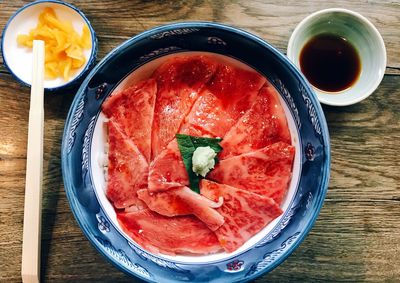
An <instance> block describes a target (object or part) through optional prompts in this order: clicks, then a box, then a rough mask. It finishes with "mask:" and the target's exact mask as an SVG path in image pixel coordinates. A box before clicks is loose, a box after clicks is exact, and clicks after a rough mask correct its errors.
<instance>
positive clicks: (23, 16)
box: [1, 0, 97, 91]
mask: <svg viewBox="0 0 400 283" xmlns="http://www.w3.org/2000/svg"><path fill="white" fill-rule="evenodd" d="M46 7H50V8H52V9H54V11H55V13H56V15H57V17H58V18H59V19H60V20H62V21H70V22H71V23H72V25H73V26H74V28H75V30H76V31H78V32H79V33H80V32H81V31H82V27H83V26H84V25H87V26H88V28H89V31H90V36H91V40H92V47H91V48H90V49H88V50H85V51H84V55H85V57H86V63H85V64H84V65H83V66H82V67H81V68H79V69H78V70H76V71H75V72H74V73H73V74H71V77H70V79H69V80H68V81H65V80H64V79H63V78H57V79H53V80H45V81H44V88H45V89H46V90H48V91H58V90H61V89H65V88H69V87H73V86H76V85H77V84H79V83H80V82H82V80H83V79H84V77H85V75H86V74H87V73H88V72H89V71H90V69H91V68H92V67H93V66H94V64H95V63H96V55H97V38H96V33H95V32H94V30H93V28H92V25H91V24H90V22H89V20H88V19H87V18H86V16H85V15H84V14H83V12H82V11H80V10H79V9H78V8H76V7H75V6H73V5H71V4H69V3H66V2H63V1H58V0H38V1H34V2H32V3H29V4H27V5H25V6H23V7H22V8H20V9H19V10H18V11H17V12H15V13H14V15H13V16H12V17H11V18H10V19H9V20H8V22H7V24H6V26H5V27H4V30H3V35H2V42H1V50H2V55H3V62H4V65H5V66H6V67H7V69H8V70H9V71H10V73H11V74H12V75H13V76H14V77H15V79H17V80H18V81H19V82H20V83H22V84H24V85H27V86H30V85H31V81H32V49H29V48H26V47H21V46H19V45H18V43H17V35H18V34H28V33H29V31H30V30H31V29H33V28H35V27H36V25H37V22H38V18H39V14H40V13H41V12H42V11H43V10H44V8H46Z"/></svg>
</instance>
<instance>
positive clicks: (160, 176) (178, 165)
mask: <svg viewBox="0 0 400 283" xmlns="http://www.w3.org/2000/svg"><path fill="white" fill-rule="evenodd" d="M187 185H189V177H188V173H187V171H186V168H185V164H184V163H183V160H182V155H181V152H180V151H179V147H178V143H177V141H176V139H175V138H174V139H173V140H172V141H171V142H170V143H169V144H168V146H167V148H166V149H164V150H163V151H162V152H161V153H160V154H159V155H157V157H156V158H155V159H154V160H153V162H152V163H151V164H150V169H149V191H150V192H161V191H166V190H168V189H171V188H176V187H182V186H187Z"/></svg>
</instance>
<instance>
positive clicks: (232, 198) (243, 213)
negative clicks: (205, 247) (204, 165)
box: [200, 179, 282, 253]
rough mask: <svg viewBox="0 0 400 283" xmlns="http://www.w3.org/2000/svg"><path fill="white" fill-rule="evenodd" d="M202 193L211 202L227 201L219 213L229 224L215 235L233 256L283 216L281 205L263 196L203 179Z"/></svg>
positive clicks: (226, 223) (225, 224)
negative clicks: (257, 234) (249, 240)
mask: <svg viewBox="0 0 400 283" xmlns="http://www.w3.org/2000/svg"><path fill="white" fill-rule="evenodd" d="M200 186H201V193H202V194H203V195H204V196H205V197H207V198H209V199H211V200H217V199H218V198H219V197H221V196H222V197H223V198H224V203H223V205H222V206H221V207H220V208H217V211H218V212H219V213H221V215H223V216H224V217H225V223H224V224H223V225H222V226H221V227H220V228H219V229H218V230H216V231H215V234H216V235H217V238H218V240H219V242H220V244H221V246H222V247H223V248H224V250H225V251H226V252H229V253H230V252H233V251H235V250H237V249H238V248H239V247H241V246H242V245H243V244H244V243H245V242H246V241H247V240H248V239H250V238H251V237H252V236H254V235H255V234H256V233H258V232H259V231H260V230H261V229H262V228H264V227H265V226H266V225H267V224H268V223H270V222H271V221H272V220H274V219H275V218H276V217H278V216H279V215H281V214H282V210H281V209H280V208H279V206H278V204H277V203H276V202H275V201H274V200H273V199H271V198H269V197H264V196H260V195H257V194H254V193H251V192H248V191H245V190H241V189H237V188H234V187H231V186H228V185H222V184H218V183H214V182H211V181H208V180H206V179H203V180H202V181H201V183H200Z"/></svg>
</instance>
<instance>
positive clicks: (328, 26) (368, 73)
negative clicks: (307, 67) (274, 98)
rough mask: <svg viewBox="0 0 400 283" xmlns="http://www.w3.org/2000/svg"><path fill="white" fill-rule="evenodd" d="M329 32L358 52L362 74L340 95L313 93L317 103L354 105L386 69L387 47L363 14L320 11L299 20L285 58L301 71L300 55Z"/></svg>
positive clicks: (375, 85)
mask: <svg viewBox="0 0 400 283" xmlns="http://www.w3.org/2000/svg"><path fill="white" fill-rule="evenodd" d="M322 33H324V34H325V33H328V34H333V35H337V36H340V37H343V38H346V39H347V40H348V41H349V42H350V43H351V44H352V45H353V46H354V47H355V48H356V50H357V51H358V54H359V56H360V60H361V73H360V76H359V78H358V80H357V81H356V82H355V83H354V84H353V85H352V86H351V87H349V88H347V89H345V90H343V91H340V92H326V91H322V90H320V89H318V88H316V87H314V90H315V92H316V94H317V96H318V99H319V101H320V102H322V103H324V104H328V105H334V106H346V105H351V104H354V103H357V102H359V101H361V100H363V99H365V98H367V97H368V96H369V95H371V94H372V93H373V92H374V91H375V89H376V88H377V87H378V85H379V84H380V82H381V81H382V78H383V75H384V74H385V69H386V48H385V44H384V42H383V39H382V36H381V35H380V33H379V32H378V30H377V29H376V28H375V27H374V25H373V24H372V23H371V22H370V21H368V19H366V18H365V17H363V16H362V15H360V14H358V13H356V12H353V11H350V10H346V9H340V8H333V9H326V10H321V11H318V12H316V13H313V14H311V15H310V16H308V17H306V18H305V19H304V20H302V21H301V22H300V23H299V24H298V25H297V27H296V28H295V30H294V31H293V33H292V36H291V37H290V40H289V43H288V48H287V56H288V58H289V59H290V60H291V61H292V62H293V63H294V64H295V65H296V66H297V67H299V69H301V68H300V62H299V61H300V60H299V57H300V52H301V50H302V48H303V47H304V45H305V44H306V43H307V42H308V41H309V40H310V39H311V38H313V37H314V36H316V35H318V34H322Z"/></svg>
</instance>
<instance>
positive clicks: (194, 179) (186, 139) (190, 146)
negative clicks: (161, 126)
mask: <svg viewBox="0 0 400 283" xmlns="http://www.w3.org/2000/svg"><path fill="white" fill-rule="evenodd" d="M176 139H177V142H178V147H179V151H180V152H181V156H182V160H183V163H184V164H185V168H186V171H187V172H188V175H189V183H190V189H191V190H192V191H194V192H196V193H198V194H199V193H200V180H201V178H202V177H201V176H197V175H196V174H195V173H194V172H193V170H192V166H193V163H192V157H193V153H194V151H195V150H196V148H198V147H206V146H209V147H211V148H212V149H213V150H214V151H215V152H216V153H219V152H221V150H222V147H221V145H220V144H219V143H220V142H221V141H222V139H220V138H202V137H194V136H189V135H184V134H176ZM217 162H218V159H217V157H215V163H217Z"/></svg>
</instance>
